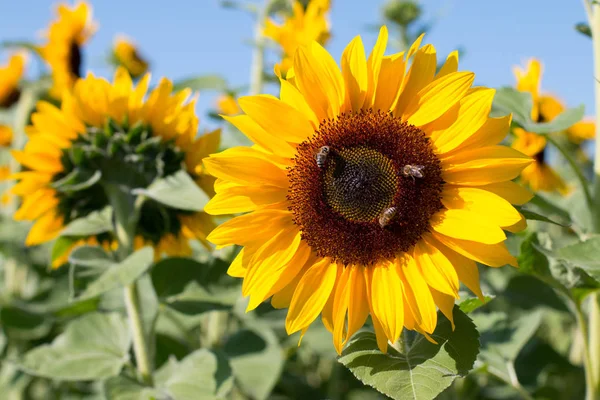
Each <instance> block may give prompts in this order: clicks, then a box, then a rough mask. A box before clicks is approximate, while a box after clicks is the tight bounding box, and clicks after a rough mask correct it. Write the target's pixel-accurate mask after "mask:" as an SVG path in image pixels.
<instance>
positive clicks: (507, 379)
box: [487, 362, 534, 400]
mask: <svg viewBox="0 0 600 400" xmlns="http://www.w3.org/2000/svg"><path fill="white" fill-rule="evenodd" d="M487 371H488V373H489V374H491V375H493V376H495V377H496V378H498V379H500V380H501V381H502V382H504V383H506V384H507V385H509V386H510V387H512V388H513V389H515V390H516V391H517V392H518V393H519V395H520V396H521V398H523V399H525V400H534V398H533V396H531V395H530V394H529V392H528V391H527V390H525V388H524V387H523V386H521V383H520V382H519V380H518V379H517V373H516V371H515V367H514V365H513V363H512V362H507V363H506V371H507V372H508V376H506V374H505V373H503V372H500V371H497V370H496V369H494V368H488V370H487Z"/></svg>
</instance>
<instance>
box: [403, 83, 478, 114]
mask: <svg viewBox="0 0 600 400" xmlns="http://www.w3.org/2000/svg"><path fill="white" fill-rule="evenodd" d="M473 80H475V74H473V73H472V72H454V73H452V74H448V75H446V76H444V77H442V78H440V79H436V80H435V81H433V82H431V83H430V84H428V85H427V86H425V87H424V88H423V89H421V90H420V91H419V92H418V93H417V94H416V96H415V97H414V98H413V99H412V101H411V102H410V103H409V104H408V106H407V107H406V109H405V110H404V113H403V114H402V119H403V120H407V121H408V123H410V124H413V125H415V126H423V125H425V124H428V123H430V122H431V121H434V120H435V119H437V118H439V117H441V116H442V115H443V114H444V113H445V112H446V111H448V110H449V109H450V107H452V106H453V105H454V104H456V103H458V101H459V100H460V99H461V98H462V97H463V96H464V95H465V94H466V93H467V91H468V90H469V88H470V87H471V85H472V84H473Z"/></svg>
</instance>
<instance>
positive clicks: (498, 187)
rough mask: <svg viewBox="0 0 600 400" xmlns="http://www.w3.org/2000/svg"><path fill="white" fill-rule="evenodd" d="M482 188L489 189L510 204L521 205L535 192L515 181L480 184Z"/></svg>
mask: <svg viewBox="0 0 600 400" xmlns="http://www.w3.org/2000/svg"><path fill="white" fill-rule="evenodd" d="M478 187H479V188H480V189H484V190H487V191H489V192H492V193H495V194H497V195H498V196H500V197H502V198H503V199H505V200H506V201H508V202H509V203H510V204H516V205H518V206H521V205H523V204H525V203H527V202H528V201H529V200H531V199H532V198H533V193H532V192H531V191H529V190H527V188H525V187H523V186H521V185H519V184H518V183H515V182H513V181H506V182H498V183H492V184H489V185H483V186H478Z"/></svg>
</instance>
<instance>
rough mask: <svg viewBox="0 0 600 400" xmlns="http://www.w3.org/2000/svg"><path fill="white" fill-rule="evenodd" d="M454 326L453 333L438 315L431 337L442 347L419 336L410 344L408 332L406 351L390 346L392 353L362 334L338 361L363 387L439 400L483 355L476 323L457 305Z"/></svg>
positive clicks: (412, 399) (413, 399)
mask: <svg viewBox="0 0 600 400" xmlns="http://www.w3.org/2000/svg"><path fill="white" fill-rule="evenodd" d="M454 323H455V325H456V327H455V329H454V331H453V330H452V326H451V325H450V321H448V320H447V319H446V318H445V317H444V316H443V315H442V314H441V313H438V326H437V328H436V329H435V331H434V332H433V334H432V335H431V337H432V338H433V339H435V340H436V341H437V342H438V344H433V343H431V342H429V341H428V340H427V339H426V338H425V337H424V336H422V335H418V334H417V335H414V336H413V337H414V339H413V340H410V338H409V337H408V336H409V335H407V334H406V333H407V332H405V339H404V343H403V349H402V350H401V351H397V350H396V349H394V348H389V349H388V353H387V354H383V353H382V352H381V351H379V349H378V348H377V340H376V338H375V334H374V333H372V332H359V333H358V334H356V335H355V336H354V337H353V338H352V339H351V340H350V342H349V344H348V345H347V346H346V348H345V349H344V351H343V352H342V356H341V357H340V358H339V361H340V362H341V363H342V364H344V365H345V366H346V367H347V368H348V369H350V371H352V373H353V374H354V375H355V376H356V377H357V378H358V379H360V380H361V381H362V382H363V383H365V384H367V385H369V386H372V387H374V388H375V389H377V390H378V391H380V392H382V393H384V394H386V395H387V396H390V397H391V398H393V399H402V400H424V399H434V398H435V397H436V396H437V395H439V394H440V393H441V392H442V391H443V390H444V389H446V388H447V387H448V386H450V384H451V383H452V381H454V379H456V378H457V377H458V376H465V375H466V374H467V373H468V372H469V371H470V370H471V369H472V368H473V363H474V362H475V359H476V358H477V353H478V352H479V334H478V333H477V330H476V329H475V325H474V324H473V321H471V319H470V318H469V317H467V316H466V315H465V314H464V313H463V312H462V311H460V310H459V309H458V307H455V308H454ZM401 347H402V346H401Z"/></svg>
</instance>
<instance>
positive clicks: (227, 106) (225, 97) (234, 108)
mask: <svg viewBox="0 0 600 400" xmlns="http://www.w3.org/2000/svg"><path fill="white" fill-rule="evenodd" d="M216 108H217V112H218V113H219V114H221V115H236V114H239V113H240V112H241V110H240V107H239V106H238V104H237V101H236V100H235V97H233V95H231V94H229V93H225V94H222V95H220V96H219V97H218V98H217V101H216Z"/></svg>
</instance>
